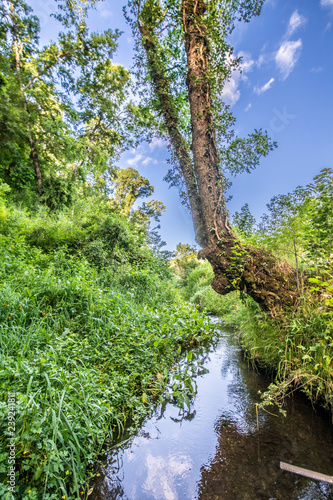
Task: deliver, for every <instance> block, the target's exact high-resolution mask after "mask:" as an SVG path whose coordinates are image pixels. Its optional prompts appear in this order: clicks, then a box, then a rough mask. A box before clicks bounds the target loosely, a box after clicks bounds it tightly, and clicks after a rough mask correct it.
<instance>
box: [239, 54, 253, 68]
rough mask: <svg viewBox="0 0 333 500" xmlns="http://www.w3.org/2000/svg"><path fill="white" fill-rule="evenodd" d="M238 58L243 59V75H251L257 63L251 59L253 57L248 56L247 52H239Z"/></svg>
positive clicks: (241, 65)
mask: <svg viewBox="0 0 333 500" xmlns="http://www.w3.org/2000/svg"><path fill="white" fill-rule="evenodd" d="M238 57H241V58H242V61H241V64H240V68H241V70H242V72H243V73H249V72H250V71H252V70H253V68H254V66H255V61H254V60H253V59H252V58H251V55H250V54H248V53H247V52H243V51H241V52H239V54H238Z"/></svg>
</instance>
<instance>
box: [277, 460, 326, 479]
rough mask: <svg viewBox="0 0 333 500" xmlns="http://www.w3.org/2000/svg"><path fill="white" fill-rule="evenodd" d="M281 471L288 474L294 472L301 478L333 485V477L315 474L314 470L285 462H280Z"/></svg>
mask: <svg viewBox="0 0 333 500" xmlns="http://www.w3.org/2000/svg"><path fill="white" fill-rule="evenodd" d="M280 469H282V470H286V471H288V472H294V473H295V474H300V475H301V476H305V477H309V478H310V479H316V480H317V481H325V482H326V483H330V484H333V476H327V475H326V474H321V473H320V472H314V471H312V470H308V469H303V468H302V467H296V466H295V465H291V464H286V463H285V462H280Z"/></svg>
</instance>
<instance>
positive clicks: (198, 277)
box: [173, 169, 333, 410]
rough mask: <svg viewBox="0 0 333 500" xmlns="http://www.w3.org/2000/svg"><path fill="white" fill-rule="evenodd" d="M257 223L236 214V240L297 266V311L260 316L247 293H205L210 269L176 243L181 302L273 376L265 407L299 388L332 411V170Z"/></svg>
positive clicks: (279, 200) (280, 199) (279, 201)
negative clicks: (226, 329) (224, 328)
mask: <svg viewBox="0 0 333 500" xmlns="http://www.w3.org/2000/svg"><path fill="white" fill-rule="evenodd" d="M254 222H255V219H254V217H253V216H252V215H251V213H250V211H249V207H248V206H247V205H245V206H244V207H243V208H242V210H241V211H240V212H239V213H236V214H235V217H234V225H235V230H236V231H238V235H239V238H240V239H241V240H245V241H249V242H250V244H252V245H255V246H258V247H259V248H262V247H263V248H266V249H268V250H269V251H271V252H274V253H275V255H277V256H278V257H279V258H280V259H283V260H282V262H283V261H287V262H289V263H290V264H291V265H293V266H294V267H295V268H296V270H297V276H298V286H299V290H300V299H299V303H298V305H297V308H295V309H290V310H286V311H284V312H283V314H281V313H278V312H276V313H275V314H264V313H263V312H262V311H260V309H259V307H258V305H257V304H256V303H255V302H254V301H253V300H252V299H250V298H249V297H248V296H247V295H246V292H245V293H244V291H242V292H232V293H231V294H229V295H226V296H224V297H222V296H220V295H218V294H216V293H215V292H214V291H213V290H212V288H211V287H210V284H211V282H212V280H213V277H214V274H213V271H212V268H211V266H210V265H209V263H208V262H203V261H198V260H197V259H196V254H195V253H194V252H193V249H192V248H191V247H186V246H184V245H179V246H178V252H177V254H176V258H175V259H174V261H173V265H174V267H175V269H176V270H177V274H178V277H179V286H180V287H181V289H182V293H183V296H184V298H185V299H186V300H189V301H190V302H193V303H195V304H198V305H200V306H201V307H206V308H208V309H209V310H210V311H211V312H213V313H215V314H218V315H220V316H221V317H223V318H224V319H225V320H226V321H227V322H228V323H230V324H233V325H235V326H236V327H237V329H238V330H239V331H240V332H241V335H240V342H241V345H242V347H243V348H244V350H245V352H246V354H247V356H248V358H249V359H250V360H252V361H253V363H254V364H255V365H257V366H259V367H261V368H262V369H264V370H265V371H268V372H269V373H271V374H272V376H273V378H274V383H272V385H271V386H270V390H269V391H268V392H267V393H266V394H265V395H264V398H263V399H264V403H263V404H264V405H267V404H271V403H281V402H282V399H283V396H284V395H285V394H286V393H288V392H289V391H290V390H293V389H294V388H296V387H298V388H300V389H301V390H302V391H304V392H306V393H307V394H308V396H309V397H310V399H311V400H313V401H320V403H322V404H323V405H324V406H326V407H327V408H330V409H331V410H332V408H333V365H332V352H333V293H332V292H333V270H332V240H333V172H332V170H330V169H325V170H323V171H322V172H321V173H320V174H319V175H318V176H316V177H315V178H314V182H313V183H312V184H310V185H308V186H306V187H305V188H301V187H299V188H297V189H296V190H295V192H293V193H289V194H287V195H280V196H276V197H274V198H273V199H272V200H271V202H270V203H269V204H268V214H265V215H264V216H263V218H262V221H261V223H260V224H259V226H258V227H257V228H256V227H255V225H254ZM281 265H283V263H282V264H281ZM305 283H307V286H306V287H305V286H304V284H305ZM309 284H310V286H309Z"/></svg>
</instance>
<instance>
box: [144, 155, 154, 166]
mask: <svg viewBox="0 0 333 500" xmlns="http://www.w3.org/2000/svg"><path fill="white" fill-rule="evenodd" d="M149 163H154V165H156V164H157V160H154V158H150V156H147V157H146V158H145V159H144V160H143V162H142V165H149Z"/></svg>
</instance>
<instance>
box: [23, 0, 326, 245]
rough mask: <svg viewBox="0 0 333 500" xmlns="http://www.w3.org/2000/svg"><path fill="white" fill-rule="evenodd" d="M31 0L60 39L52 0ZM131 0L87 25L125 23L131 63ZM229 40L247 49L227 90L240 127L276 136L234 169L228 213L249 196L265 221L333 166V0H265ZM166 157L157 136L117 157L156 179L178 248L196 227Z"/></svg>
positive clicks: (125, 57)
mask: <svg viewBox="0 0 333 500" xmlns="http://www.w3.org/2000/svg"><path fill="white" fill-rule="evenodd" d="M27 1H28V3H29V4H30V5H31V6H32V7H33V8H34V11H35V13H36V14H37V15H38V16H39V17H40V19H41V26H42V33H41V35H42V36H41V41H42V42H43V43H46V42H47V41H48V40H49V39H52V38H53V39H55V37H56V34H57V30H58V24H57V23H56V22H55V21H54V20H52V19H50V18H49V14H50V13H51V12H52V11H54V5H55V4H54V1H53V0H45V1H42V0H32V1H29V0H27ZM125 3H126V2H125V0H119V1H115V0H105V1H104V2H100V3H99V4H97V8H96V10H95V11H93V12H92V13H91V14H90V20H89V26H90V28H91V29H92V30H95V31H96V30H104V29H106V28H120V29H121V30H122V31H123V32H124V33H123V35H122V37H121V39H120V43H119V49H118V52H117V55H116V60H117V62H119V63H121V64H124V65H125V66H126V67H130V66H131V62H132V57H133V40H132V37H131V33H130V30H129V27H128V26H127V25H126V23H125V21H124V18H123V14H122V6H123V5H124V4H125ZM231 44H232V45H233V47H234V49H235V54H236V55H241V56H242V57H243V62H242V72H241V73H240V72H239V71H237V72H235V73H234V74H233V75H232V78H231V79H230V81H229V82H228V83H227V84H226V86H225V90H224V99H225V101H226V102H227V103H228V104H230V105H231V106H232V111H233V112H234V114H235V116H236V118H237V123H236V130H237V132H238V134H239V135H241V136H246V135H247V134H248V133H250V132H251V131H253V129H254V128H257V129H258V128H263V129H264V130H268V132H269V134H270V136H271V137H272V138H273V139H274V140H275V141H277V143H278V148H277V149H276V150H275V151H274V152H272V153H270V155H269V156H268V157H267V158H264V159H263V160H262V161H261V163H260V166H259V167H258V168H257V169H256V171H254V172H252V173H251V174H242V175H240V176H238V177H236V178H235V179H234V180H233V186H232V188H231V189H230V194H231V195H232V196H233V197H232V200H231V202H230V203H229V210H230V213H231V214H232V213H233V212H234V211H235V210H239V209H240V208H241V206H242V205H244V203H248V204H249V207H250V210H251V212H252V213H253V215H254V216H255V217H256V218H257V220H258V221H259V219H260V216H261V215H262V214H263V212H265V209H266V203H268V202H269V200H270V199H271V197H272V196H274V195H276V194H283V193H287V192H288V191H291V190H293V189H295V188H296V187H297V186H299V185H305V184H307V183H309V182H311V180H312V178H313V177H314V176H315V175H316V174H317V173H319V171H320V170H321V169H323V168H325V167H332V166H333V98H332V94H333V92H332V91H333V0H293V1H291V0H266V2H265V4H264V7H263V11H262V14H261V16H260V17H258V18H255V19H253V20H252V21H251V22H250V23H248V24H239V25H238V26H237V27H236V29H235V31H234V32H233V34H232V36H231ZM167 158H168V151H167V149H166V144H165V143H163V141H160V140H156V141H154V142H153V143H152V144H150V145H149V144H142V145H140V146H139V148H138V149H137V150H136V151H128V152H126V153H125V154H124V155H123V156H122V158H121V160H120V162H119V165H120V166H122V167H128V166H131V167H134V168H136V169H138V170H139V171H140V173H141V174H142V175H144V176H146V177H148V179H149V180H150V182H151V184H152V185H153V186H155V193H154V198H156V199H158V200H161V201H163V202H164V204H165V205H166V207H167V210H166V213H165V214H164V215H163V217H162V220H161V230H160V232H161V235H162V238H163V239H164V240H165V241H166V242H167V248H168V249H170V250H173V249H174V248H175V246H176V244H177V243H178V242H180V241H181V242H183V243H194V232H193V226H192V221H191V217H190V214H189V213H188V212H187V211H186V209H185V208H184V207H183V206H182V205H181V203H180V201H179V197H178V192H177V190H176V189H175V188H171V189H169V188H168V185H167V184H166V183H165V182H164V181H163V177H164V175H165V174H166V172H167V170H168V164H167V161H166V160H167Z"/></svg>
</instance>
